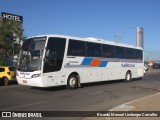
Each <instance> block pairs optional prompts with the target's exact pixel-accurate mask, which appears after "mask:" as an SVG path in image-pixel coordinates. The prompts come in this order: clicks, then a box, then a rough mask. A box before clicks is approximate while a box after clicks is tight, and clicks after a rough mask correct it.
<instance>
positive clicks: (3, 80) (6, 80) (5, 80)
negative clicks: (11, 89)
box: [1, 77, 8, 86]
mask: <svg viewBox="0 0 160 120" xmlns="http://www.w3.org/2000/svg"><path fill="white" fill-rule="evenodd" d="M1 84H2V85H3V86H4V85H5V86H6V85H8V79H7V78H6V77H5V78H3V79H2V83H1Z"/></svg>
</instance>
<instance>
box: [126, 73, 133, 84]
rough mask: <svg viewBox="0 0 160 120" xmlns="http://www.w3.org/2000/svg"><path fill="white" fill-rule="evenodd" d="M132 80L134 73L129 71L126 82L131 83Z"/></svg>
mask: <svg viewBox="0 0 160 120" xmlns="http://www.w3.org/2000/svg"><path fill="white" fill-rule="evenodd" d="M131 80H132V73H131V71H127V73H126V76H125V81H126V82H130V81H131Z"/></svg>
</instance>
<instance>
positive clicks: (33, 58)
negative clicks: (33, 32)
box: [17, 37, 46, 72]
mask: <svg viewBox="0 0 160 120" xmlns="http://www.w3.org/2000/svg"><path fill="white" fill-rule="evenodd" d="M45 41H46V37H35V38H29V39H26V40H24V42H23V44H22V49H21V51H20V55H19V60H18V66H17V68H18V70H20V71H26V72H32V71H37V70H41V63H42V57H43V50H44V46H45Z"/></svg>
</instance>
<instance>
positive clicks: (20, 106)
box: [0, 101, 47, 110]
mask: <svg viewBox="0 0 160 120" xmlns="http://www.w3.org/2000/svg"><path fill="white" fill-rule="evenodd" d="M44 103H47V101H42V102H38V103H32V104H26V105H19V106H13V107H7V108H2V109H0V110H8V109H15V108H22V107H28V106H32V105H38V104H44Z"/></svg>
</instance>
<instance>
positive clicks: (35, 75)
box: [32, 74, 41, 78]
mask: <svg viewBox="0 0 160 120" xmlns="http://www.w3.org/2000/svg"><path fill="white" fill-rule="evenodd" d="M39 76H41V74H33V75H32V78H36V77H39Z"/></svg>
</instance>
